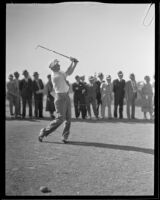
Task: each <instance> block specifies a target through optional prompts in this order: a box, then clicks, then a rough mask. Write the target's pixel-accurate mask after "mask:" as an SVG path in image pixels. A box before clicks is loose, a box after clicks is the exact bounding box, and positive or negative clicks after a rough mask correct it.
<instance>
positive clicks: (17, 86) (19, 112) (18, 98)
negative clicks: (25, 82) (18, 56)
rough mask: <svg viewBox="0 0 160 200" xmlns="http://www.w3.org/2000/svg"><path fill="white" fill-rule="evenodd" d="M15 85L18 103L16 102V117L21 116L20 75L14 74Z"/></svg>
mask: <svg viewBox="0 0 160 200" xmlns="http://www.w3.org/2000/svg"><path fill="white" fill-rule="evenodd" d="M14 77H15V79H14V83H15V88H16V91H15V94H16V102H15V117H19V116H21V97H20V88H19V85H20V80H19V73H18V72H14Z"/></svg>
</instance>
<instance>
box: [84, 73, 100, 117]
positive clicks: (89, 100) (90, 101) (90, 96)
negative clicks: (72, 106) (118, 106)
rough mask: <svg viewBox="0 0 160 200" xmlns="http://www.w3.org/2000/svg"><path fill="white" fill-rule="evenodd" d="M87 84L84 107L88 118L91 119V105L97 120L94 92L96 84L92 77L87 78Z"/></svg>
mask: <svg viewBox="0 0 160 200" xmlns="http://www.w3.org/2000/svg"><path fill="white" fill-rule="evenodd" d="M88 80H89V84H87V95H86V107H87V112H88V115H89V118H90V119H91V118H92V116H91V108H90V105H92V109H93V113H94V115H95V117H96V119H98V112H97V109H96V105H97V102H96V94H97V93H96V92H97V84H96V83H95V78H94V77H93V76H89V78H88Z"/></svg>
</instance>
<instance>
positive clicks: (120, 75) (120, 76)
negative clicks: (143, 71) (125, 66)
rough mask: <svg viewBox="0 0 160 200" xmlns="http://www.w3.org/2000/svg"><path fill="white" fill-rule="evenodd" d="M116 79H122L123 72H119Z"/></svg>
mask: <svg viewBox="0 0 160 200" xmlns="http://www.w3.org/2000/svg"><path fill="white" fill-rule="evenodd" d="M118 77H119V78H120V79H122V78H123V72H122V71H119V72H118Z"/></svg>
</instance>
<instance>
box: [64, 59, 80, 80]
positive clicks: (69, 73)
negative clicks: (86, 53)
mask: <svg viewBox="0 0 160 200" xmlns="http://www.w3.org/2000/svg"><path fill="white" fill-rule="evenodd" d="M70 60H71V61H72V63H71V64H70V66H69V67H68V69H67V71H66V75H67V76H70V75H71V74H72V73H73V72H74V69H75V67H76V65H77V63H78V60H77V59H75V58H72V57H71V58H70Z"/></svg>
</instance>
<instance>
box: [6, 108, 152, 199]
mask: <svg viewBox="0 0 160 200" xmlns="http://www.w3.org/2000/svg"><path fill="white" fill-rule="evenodd" d="M124 110H125V108H124ZM124 112H125V111H124ZM136 113H137V117H138V118H139V119H137V120H134V121H133V120H132V121H128V120H127V119H123V120H103V121H102V120H99V121H96V120H81V119H80V120H75V119H74V118H73V120H72V125H71V134H70V138H69V142H68V143H67V144H63V143H62V142H61V133H62V130H63V125H62V126H61V127H59V128H58V129H57V131H55V132H54V133H53V134H51V135H49V136H48V137H47V138H45V139H44V142H43V143H40V142H39V141H38V134H39V130H40V129H41V128H43V127H45V126H46V125H47V124H48V123H49V121H50V119H49V118H48V117H47V116H48V114H47V113H45V114H44V115H45V116H46V118H44V119H43V120H34V119H33V120H29V119H26V120H15V119H13V120H12V119H10V118H9V117H8V116H9V113H8V110H7V109H6V155H5V156H6V174H5V177H6V180H5V181H6V186H5V188H6V195H7V196H9V195H12V196H17V195H18V196H23V195H29V196H35V195H36V196H41V195H43V196H59V195H62V196H67V195H70V196H72V195H76V196H78V195H102V196H103V195H104V196H109V195H111V196H113V195H114V196H116V195H123V196H126V195H127V196H130V195H153V193H154V122H153V121H150V120H148V121H147V120H143V119H142V117H143V116H142V113H141V111H140V108H136ZM73 117H74V114H73ZM41 186H46V187H48V188H49V189H50V190H51V192H49V193H42V192H41V191H40V190H39V189H40V187H41Z"/></svg>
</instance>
